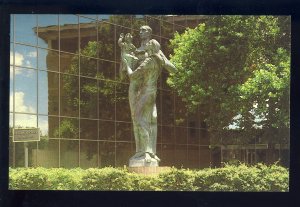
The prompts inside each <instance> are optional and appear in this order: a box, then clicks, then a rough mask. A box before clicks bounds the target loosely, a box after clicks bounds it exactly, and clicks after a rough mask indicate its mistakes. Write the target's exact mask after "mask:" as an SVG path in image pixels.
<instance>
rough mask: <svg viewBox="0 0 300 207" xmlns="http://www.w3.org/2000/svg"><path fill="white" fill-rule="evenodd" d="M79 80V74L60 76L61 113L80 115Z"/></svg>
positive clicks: (64, 114)
mask: <svg viewBox="0 0 300 207" xmlns="http://www.w3.org/2000/svg"><path fill="white" fill-rule="evenodd" d="M78 88H79V80H78V77H77V76H72V75H61V76H60V113H61V115H63V116H78V110H79V93H78Z"/></svg>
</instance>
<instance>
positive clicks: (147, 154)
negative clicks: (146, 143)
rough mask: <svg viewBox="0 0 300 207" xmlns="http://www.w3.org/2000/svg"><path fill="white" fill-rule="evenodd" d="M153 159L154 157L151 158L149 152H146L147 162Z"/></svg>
mask: <svg viewBox="0 0 300 207" xmlns="http://www.w3.org/2000/svg"><path fill="white" fill-rule="evenodd" d="M151 159H152V158H151V156H150V155H149V153H146V154H145V161H146V162H151Z"/></svg>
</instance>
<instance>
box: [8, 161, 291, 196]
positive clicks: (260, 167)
mask: <svg viewBox="0 0 300 207" xmlns="http://www.w3.org/2000/svg"><path fill="white" fill-rule="evenodd" d="M9 189H11V190H28V189H31V190H97V191H101V190H105V191H108V190H125V191H251V192H256V191H288V189H289V171H288V169H286V168H284V167H281V166H278V165H276V164H275V165H271V166H267V165H264V164H257V165H255V166H247V165H245V164H240V165H238V166H237V165H226V166H225V167H223V168H207V169H203V170H189V169H177V168H174V167H173V168H171V169H170V170H169V171H166V172H163V173H161V174H159V175H156V176H146V175H141V174H136V173H130V172H128V171H127V169H124V168H113V167H106V168H101V169H96V168H90V169H87V170H84V169H80V168H75V169H63V168H51V169H46V168H41V167H39V168H10V169H9Z"/></svg>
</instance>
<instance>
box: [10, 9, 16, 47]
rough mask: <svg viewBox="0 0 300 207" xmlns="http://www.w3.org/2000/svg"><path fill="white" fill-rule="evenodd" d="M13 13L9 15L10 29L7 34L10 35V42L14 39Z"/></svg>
mask: <svg viewBox="0 0 300 207" xmlns="http://www.w3.org/2000/svg"><path fill="white" fill-rule="evenodd" d="M14 18H15V15H13V14H11V15H10V31H9V35H10V42H12V41H14V39H15V31H14V22H15V20H14Z"/></svg>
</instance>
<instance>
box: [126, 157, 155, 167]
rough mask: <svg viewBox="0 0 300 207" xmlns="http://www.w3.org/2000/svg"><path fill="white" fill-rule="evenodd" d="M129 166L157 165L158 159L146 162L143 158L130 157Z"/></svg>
mask: <svg viewBox="0 0 300 207" xmlns="http://www.w3.org/2000/svg"><path fill="white" fill-rule="evenodd" d="M129 167H158V161H157V160H156V159H153V158H152V159H151V161H150V162H146V160H145V159H144V158H142V159H130V160H129Z"/></svg>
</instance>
